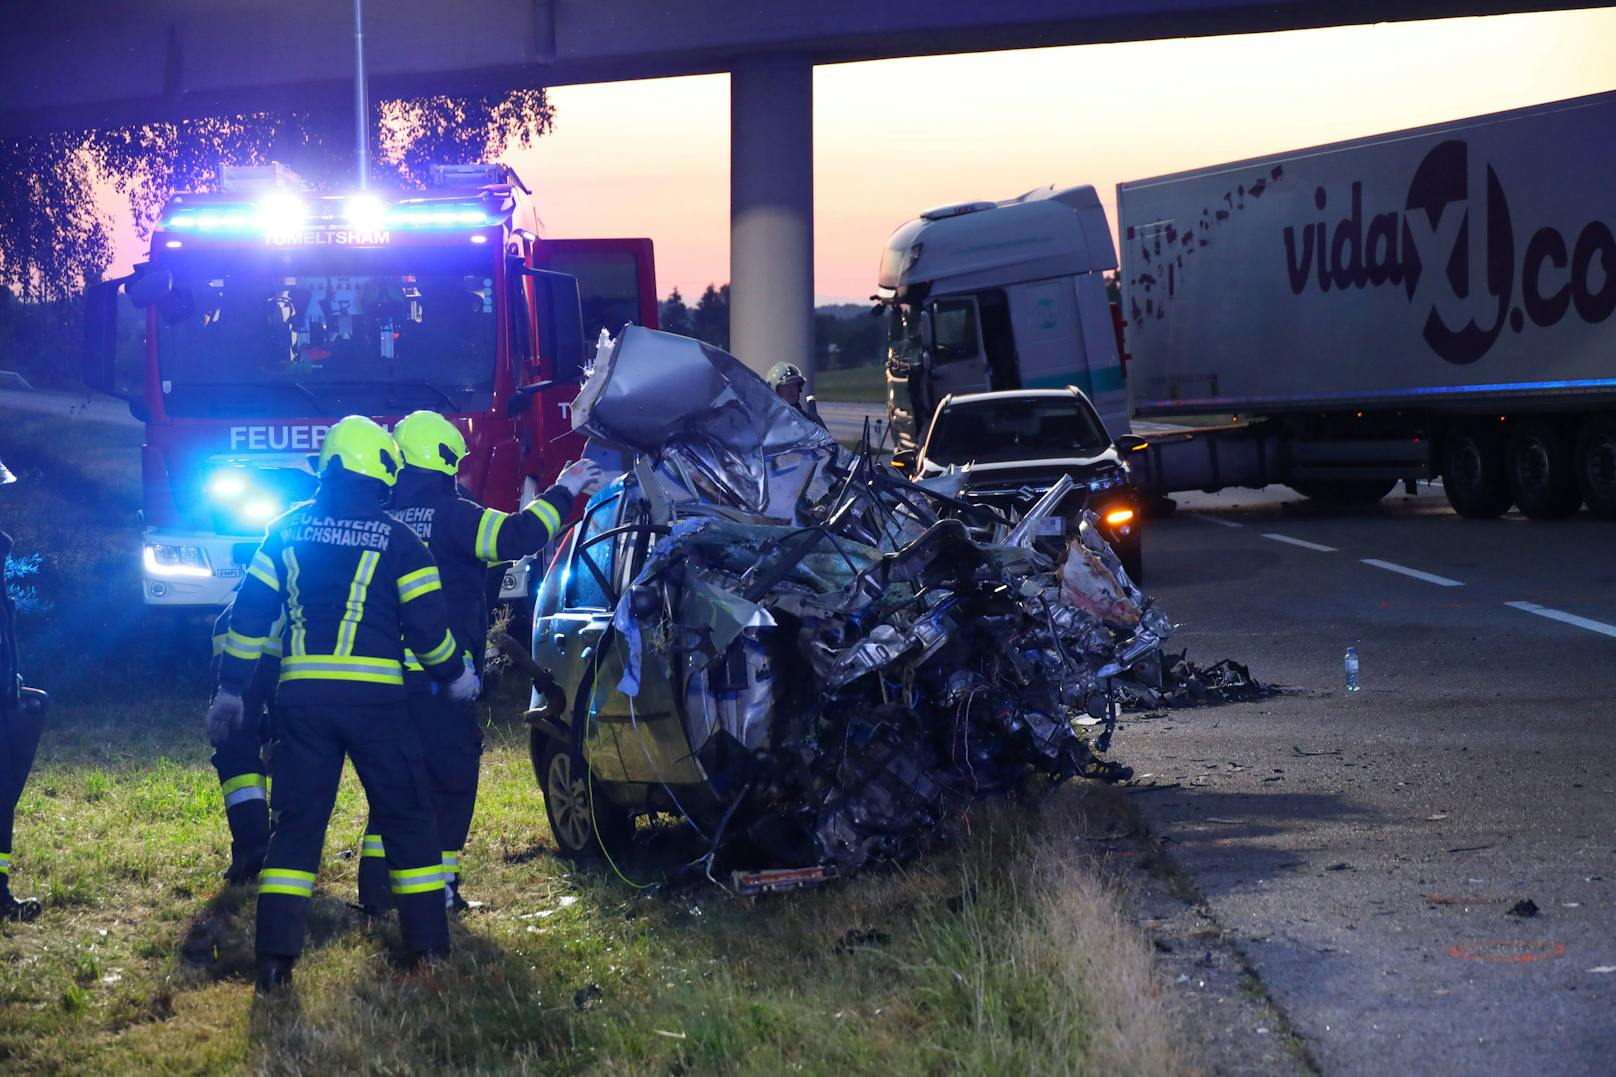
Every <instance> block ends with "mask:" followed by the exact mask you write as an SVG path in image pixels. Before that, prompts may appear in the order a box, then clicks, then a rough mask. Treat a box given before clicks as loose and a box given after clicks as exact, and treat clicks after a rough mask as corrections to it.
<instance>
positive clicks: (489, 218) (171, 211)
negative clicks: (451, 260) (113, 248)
mask: <svg viewBox="0 0 1616 1077" xmlns="http://www.w3.org/2000/svg"><path fill="white" fill-rule="evenodd" d="M501 219H502V218H501V217H500V216H498V215H495V214H491V213H489V211H488V209H487V207H486V206H485V205H484V204H483V203H481V202H452V201H447V202H446V201H438V200H410V201H405V202H397V203H394V204H392V205H388V204H387V203H386V202H384V201H383V200H382V199H380V198H377V197H376V196H375V195H370V194H358V195H353V196H351V197H348V198H343V199H332V198H322V199H319V200H318V201H317V202H316V204H315V206H314V207H312V208H311V207H310V205H309V204H308V203H307V202H305V201H304V200H303V199H301V198H299V197H298V196H297V195H295V194H292V193H291V192H289V191H277V192H275V193H273V194H271V195H269V196H267V197H266V198H263V199H261V200H260V201H257V202H239V203H238V202H209V203H207V204H205V205H186V204H184V203H183V202H181V201H179V200H178V199H176V200H175V202H173V203H171V204H170V205H169V207H168V210H167V212H166V213H164V215H163V218H162V221H161V224H160V225H159V227H160V228H161V229H162V230H164V231H171V232H205V233H214V234H226V233H237V234H242V235H256V234H259V233H262V234H266V235H275V234H287V233H292V232H299V231H302V230H303V229H305V228H309V227H314V228H327V227H333V226H336V225H338V224H344V225H347V226H350V227H353V228H358V229H360V230H363V231H379V230H382V229H393V228H396V229H400V230H403V231H422V232H425V231H435V230H438V229H457V228H486V227H488V226H489V225H493V224H498V223H499V222H500V220H501Z"/></svg>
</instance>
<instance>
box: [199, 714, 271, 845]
mask: <svg viewBox="0 0 1616 1077" xmlns="http://www.w3.org/2000/svg"><path fill="white" fill-rule="evenodd" d="M241 702H242V709H243V712H244V718H243V720H242V723H241V728H240V729H238V730H237V731H236V732H234V733H232V734H231V735H230V737H229V739H228V740H226V741H225V742H224V743H223V744H220V745H216V746H215V747H214V749H213V769H214V770H215V771H216V772H217V773H218V775H219V788H220V790H221V791H222V792H223V793H224V815H225V819H226V820H227V821H228V822H229V824H230V862H231V865H232V867H235V866H237V865H246V864H248V863H253V862H258V861H262V860H263V858H264V852H265V850H266V849H268V848H269V766H268V764H267V761H266V758H265V752H264V748H265V746H266V745H267V744H268V742H269V739H270V736H271V734H272V732H273V725H272V718H271V715H272V713H273V712H272V702H271V699H270V698H268V697H266V696H265V694H264V693H263V692H262V691H260V690H259V689H258V687H257V685H249V686H248V688H247V690H246V691H245V692H243V693H242V696H241Z"/></svg>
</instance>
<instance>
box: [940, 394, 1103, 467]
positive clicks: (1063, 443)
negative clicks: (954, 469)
mask: <svg viewBox="0 0 1616 1077" xmlns="http://www.w3.org/2000/svg"><path fill="white" fill-rule="evenodd" d="M1110 443H1111V439H1110V438H1109V437H1107V436H1106V433H1105V428H1104V427H1103V426H1101V425H1100V419H1099V416H1097V415H1095V414H1094V409H1093V407H1091V406H1090V405H1089V404H1088V403H1087V402H1085V401H1083V400H1080V399H1078V398H1076V397H1070V396H1052V397H1030V398H1029V397H1019V398H1008V399H1003V400H984V401H981V402H980V403H973V404H955V405H954V406H952V407H950V408H948V409H947V410H945V411H943V412H941V413H940V414H939V415H938V416H937V418H936V419H935V420H934V421H933V423H932V428H931V439H930V440H929V441H928V442H927V443H926V459H927V460H930V461H933V462H935V463H939V464H943V465H945V466H946V465H948V464H965V463H969V462H971V461H973V460H975V461H979V462H987V461H989V460H1030V459H1038V458H1040V457H1060V456H1073V455H1078V456H1089V455H1093V454H1095V453H1100V452H1104V451H1105V449H1106V448H1107V446H1109V445H1110Z"/></svg>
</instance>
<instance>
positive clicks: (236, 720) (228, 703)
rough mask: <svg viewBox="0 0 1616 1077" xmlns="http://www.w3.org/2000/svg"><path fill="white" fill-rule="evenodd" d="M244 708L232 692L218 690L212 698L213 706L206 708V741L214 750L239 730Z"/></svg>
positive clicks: (244, 711)
mask: <svg viewBox="0 0 1616 1077" xmlns="http://www.w3.org/2000/svg"><path fill="white" fill-rule="evenodd" d="M245 714H246V708H244V707H243V706H242V704H241V697H240V696H238V695H237V694H236V693H234V692H228V691H226V690H225V689H223V688H221V689H219V692H218V694H217V695H215V696H214V697H213V705H212V706H211V707H209V708H208V741H209V743H211V744H212V745H213V746H214V747H215V748H217V747H219V746H220V745H221V744H223V743H224V742H225V741H227V740H229V739H230V735H231V734H232V733H237V732H239V731H240V730H241V723H242V719H243V718H244V717H245Z"/></svg>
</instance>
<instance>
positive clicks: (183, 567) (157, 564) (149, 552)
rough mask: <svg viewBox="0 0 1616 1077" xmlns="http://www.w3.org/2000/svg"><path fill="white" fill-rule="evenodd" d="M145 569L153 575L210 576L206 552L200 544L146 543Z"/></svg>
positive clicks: (211, 572) (211, 573)
mask: <svg viewBox="0 0 1616 1077" xmlns="http://www.w3.org/2000/svg"><path fill="white" fill-rule="evenodd" d="M144 561H145V564H146V571H147V572H148V573H150V574H151V575H153V576H211V575H213V569H212V568H211V567H210V565H209V563H208V553H207V551H206V550H204V549H203V548H202V547H200V546H171V545H169V544H167V543H162V542H148V543H146V553H145V557H144Z"/></svg>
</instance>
